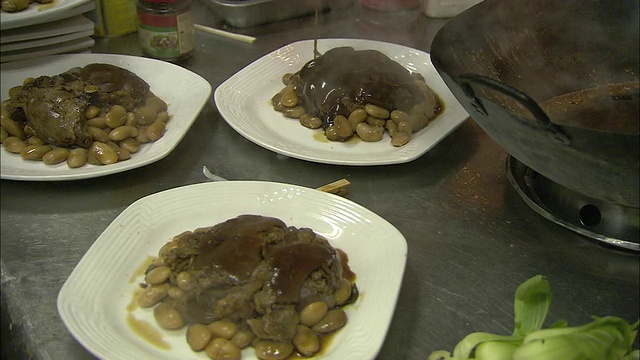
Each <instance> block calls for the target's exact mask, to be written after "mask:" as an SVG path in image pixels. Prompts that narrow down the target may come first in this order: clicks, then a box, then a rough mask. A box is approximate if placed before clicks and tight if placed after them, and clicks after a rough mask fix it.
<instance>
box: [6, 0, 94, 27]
mask: <svg viewBox="0 0 640 360" xmlns="http://www.w3.org/2000/svg"><path fill="white" fill-rule="evenodd" d="M93 8H95V4H94V3H93V1H92V0H54V1H53V2H52V3H49V4H31V5H30V6H29V8H28V9H26V10H23V11H18V12H14V13H10V12H6V11H2V12H0V29H2V30H7V29H14V28H18V27H23V26H29V25H35V24H42V23H45V22H49V21H54V20H59V19H64V18H67V17H70V16H73V15H77V14H81V13H84V12H87V11H91V10H92V9H93Z"/></svg>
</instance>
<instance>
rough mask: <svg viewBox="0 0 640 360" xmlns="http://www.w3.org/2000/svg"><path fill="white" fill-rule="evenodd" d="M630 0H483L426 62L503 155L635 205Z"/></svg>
mask: <svg viewBox="0 0 640 360" xmlns="http://www.w3.org/2000/svg"><path fill="white" fill-rule="evenodd" d="M638 17H639V11H638V1H637V0H635V1H624V0H622V1H596V0H586V1H580V0H571V1H552V0H548V1H547V0H511V1H507V0H485V1H484V2H482V3H480V4H478V5H476V6H474V7H472V8H470V9H469V10H467V11H465V12H463V13H461V14H460V15H458V16H456V17H455V18H453V19H451V20H450V21H449V22H448V23H447V24H445V26H444V27H443V28H442V29H441V30H440V31H439V32H438V34H437V35H436V37H435V39H434V41H433V43H432V46H431V59H432V61H433V64H434V66H435V68H436V69H437V70H438V72H439V73H440V75H441V76H442V77H443V79H444V81H445V82H446V84H447V85H448V86H449V88H450V89H451V91H452V92H453V94H454V95H455V96H456V98H457V99H458V100H459V102H460V103H461V104H462V106H464V108H465V109H466V110H467V111H468V112H469V114H470V115H471V117H472V118H473V119H474V120H475V121H476V122H477V123H478V124H479V125H480V126H481V127H482V128H483V129H484V130H485V131H486V132H487V133H488V134H489V135H490V136H491V137H492V138H493V139H494V140H495V141H496V142H498V143H499V144H500V145H501V146H502V147H503V148H504V149H505V150H506V151H507V152H508V153H509V154H511V155H512V156H514V157H515V158H517V159H518V160H520V161H521V162H522V163H524V164H525V165H527V166H528V167H530V168H532V169H534V170H535V171H537V172H538V173H540V174H542V175H543V176H545V177H547V178H549V179H550V180H552V181H555V182H557V183H558V184H561V185H563V186H565V187H567V188H569V189H572V190H573V191H576V192H579V193H581V194H585V195H588V196H590V197H593V198H596V199H601V200H604V201H608V202H611V203H615V204H619V205H622V206H626V207H633V208H638V207H640V206H639V205H640V190H639V189H640V186H639V184H640V174H639V163H640V150H639V144H640V136H639V134H640V131H639V123H640V119H639V114H638V101H639V85H638V84H639V83H638V79H639V78H638V72H639V69H638V67H639V66H640V61H639V55H638V52H639V50H638V33H639V29H638V23H639V22H638Z"/></svg>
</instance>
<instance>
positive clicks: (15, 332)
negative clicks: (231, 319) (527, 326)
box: [0, 0, 640, 359]
mask: <svg viewBox="0 0 640 360" xmlns="http://www.w3.org/2000/svg"><path fill="white" fill-rule="evenodd" d="M193 8H194V14H195V16H196V20H197V22H199V23H201V24H204V25H209V26H221V24H219V23H218V21H217V20H216V16H215V14H212V13H211V11H210V10H209V9H208V8H207V7H205V6H204V5H203V4H202V3H200V2H198V1H195V2H194V4H193ZM445 22H446V20H442V19H428V18H426V17H425V16H424V15H423V14H419V15H417V17H416V18H415V19H413V18H409V19H407V18H406V17H404V18H402V17H400V18H397V17H396V18H394V17H391V18H375V17H371V16H370V15H366V16H365V15H363V14H362V13H361V11H360V9H359V8H357V7H356V6H354V5H353V3H352V2H351V1H343V0H338V1H335V2H334V3H333V5H332V10H331V11H329V12H325V13H322V14H321V16H320V21H319V36H320V37H325V38H330V37H333V38H365V39H373V40H381V41H387V42H394V43H398V44H402V45H406V46H410V47H414V48H417V49H420V50H424V51H428V50H429V47H430V45H431V41H432V40H433V37H434V36H435V34H436V32H437V31H438V30H439V29H440V28H441V27H442V26H443V24H444V23H445ZM238 32H241V33H246V34H249V35H254V36H257V37H258V41H257V42H256V43H255V44H245V43H240V42H235V41H233V40H228V39H225V38H221V37H218V36H215V35H210V34H206V33H200V32H198V33H197V46H196V51H195V54H194V56H193V58H192V59H190V60H188V61H186V62H184V63H183V64H182V65H183V66H184V67H185V68H187V69H190V70H192V71H194V72H196V73H198V74H200V75H201V76H203V77H204V78H205V79H207V80H208V81H210V82H211V84H212V86H213V88H214V89H215V88H216V87H217V86H218V85H219V84H220V83H222V82H223V81H224V80H226V79H227V78H228V77H229V76H231V75H232V74H234V73H235V72H236V71H238V70H240V69H241V68H242V67H244V66H246V65H248V64H249V63H251V62H253V61H254V60H255V59H257V58H259V57H261V56H262V55H264V54H266V53H268V52H270V51H272V50H274V49H277V48H279V47H281V46H283V45H285V44H288V43H291V42H294V41H297V40H302V39H311V38H313V33H314V32H313V17H309V16H307V17H303V18H298V19H292V20H287V21H282V22H278V23H274V24H267V25H261V26H258V27H255V28H247V29H241V30H238ZM452 46H455V44H452ZM93 52H109V53H117V54H132V55H140V54H141V53H140V50H139V48H138V45H137V35H136V34H132V35H128V36H123V37H119V38H111V39H98V40H97V43H96V45H95V47H94V48H93ZM506 159H507V153H506V152H505V151H504V150H503V149H502V148H501V147H500V146H499V145H497V144H496V143H495V142H494V141H493V140H492V139H491V138H490V137H488V136H487V135H486V134H485V132H484V131H483V130H482V129H481V128H480V127H479V126H478V125H477V124H476V123H475V122H474V121H473V120H471V119H470V120H467V121H466V122H465V123H464V124H463V125H462V126H460V127H459V128H458V129H457V130H456V131H454V132H453V133H452V134H451V135H449V136H448V137H447V138H445V139H444V140H443V141H442V142H440V143H439V144H438V145H437V146H436V147H435V148H433V149H432V150H431V151H429V152H428V153H427V154H425V155H424V156H422V157H420V158H419V159H417V160H415V161H412V162H410V163H406V164H401V165H388V166H376V167H352V166H337V165H325V164H317V163H311V162H305V161H301V160H296V159H291V158H286V157H282V156H277V155H276V154H275V153H274V152H271V151H269V150H266V149H264V148H262V147H260V146H258V145H255V144H254V143H252V142H250V141H249V140H246V139H245V138H243V137H242V136H240V135H239V134H238V133H236V132H235V131H234V130H232V129H231V128H230V127H229V126H228V125H227V124H226V122H225V121H224V120H223V119H222V118H221V117H220V114H219V113H218V111H217V110H216V106H215V104H214V102H213V100H210V101H209V102H208V103H207V105H206V106H205V108H204V110H203V111H202V113H201V114H200V116H199V117H198V119H197V120H196V122H195V123H194V125H193V127H192V128H191V130H190V131H189V132H188V133H187V135H186V137H185V138H184V139H183V140H182V142H181V143H180V144H179V145H178V146H177V147H176V149H175V150H174V151H173V152H172V153H171V154H170V155H169V156H167V157H166V158H165V159H163V160H161V161H158V162H156V163H153V164H150V165H147V166H145V167H142V168H139V169H136V170H131V171H127V172H124V173H120V174H116V175H111V176H106V177H102V178H97V179H89V180H82V181H72V182H19V181H6V180H3V181H2V182H1V185H2V186H1V197H0V199H1V207H0V208H1V227H0V229H1V254H2V255H1V264H0V265H1V270H2V300H3V303H2V312H3V334H2V338H3V350H10V349H8V347H9V346H10V345H11V343H8V342H7V341H6V339H7V336H6V333H5V332H4V330H7V328H8V327H9V326H10V329H8V330H7V331H8V332H9V333H10V335H12V336H13V338H14V339H15V340H17V341H18V342H17V344H18V345H19V346H18V350H26V353H22V355H20V357H23V356H24V357H31V358H35V359H92V358H93V356H92V355H91V354H90V353H89V352H87V351H86V350H85V349H84V348H83V347H82V346H81V345H80V344H79V343H78V342H77V341H76V340H75V339H74V338H73V337H72V336H71V335H70V333H69V332H68V331H67V329H66V328H65V326H64V324H63V323H62V321H61V319H60V317H59V316H58V312H57V309H56V297H57V295H58V291H59V290H60V288H61V286H62V284H63V283H64V282H65V280H66V279H67V277H68V276H69V274H70V273H71V271H72V270H73V268H74V267H75V265H76V264H77V263H78V261H79V260H80V259H81V258H82V256H83V255H84V253H85V252H86V251H87V249H89V247H90V246H91V244H92V243H93V241H94V240H95V239H96V238H97V237H98V236H99V235H100V233H101V232H102V231H103V230H104V229H105V228H106V227H107V225H108V224H109V223H110V222H111V221H112V220H113V219H114V218H115V217H116V216H117V215H118V214H119V213H120V212H121V211H122V210H124V209H125V208H126V207H127V206H128V205H130V204H131V203H132V202H134V201H135V200H138V199H140V198H142V197H144V196H146V195H149V194H152V193H155V192H158V191H162V190H165V189H168V188H173V187H177V186H182V185H189V184H195V183H200V182H204V181H206V179H205V178H204V176H203V175H202V172H201V169H202V166H203V165H206V166H207V167H208V168H209V169H210V170H211V171H212V172H213V173H215V174H216V175H219V176H221V177H224V178H227V179H231V180H236V179H237V180H267V181H276V182H286V183H292V184H298V185H303V186H308V187H317V186H320V185H323V184H326V183H329V182H332V181H334V180H337V179H340V178H347V179H348V180H350V181H351V182H352V184H351V186H350V194H349V196H348V198H349V199H351V200H353V201H355V202H357V203H359V204H361V205H363V206H365V207H367V208H369V209H371V210H372V211H374V212H376V213H377V214H379V215H381V216H382V217H384V218H385V219H387V220H388V221H389V222H390V223H391V224H393V225H394V226H396V227H397V228H398V229H399V230H400V231H401V232H402V233H403V234H404V236H405V237H406V239H407V242H408V247H409V255H408V259H407V265H406V270H405V276H404V280H403V282H402V288H401V291H400V295H399V299H398V304H397V308H396V310H395V313H394V317H393V321H392V323H391V326H390V328H389V331H388V334H387V337H386V340H385V342H384V344H383V346H382V349H381V351H380V353H379V356H378V359H424V358H426V356H427V355H428V354H429V353H430V352H431V351H433V350H438V349H447V350H452V349H453V347H454V345H455V344H456V343H457V342H458V341H459V340H460V339H462V337H463V336H464V335H466V334H468V333H470V332H473V331H487V332H494V333H501V334H509V333H510V332H511V331H512V329H513V307H512V302H513V296H514V292H515V290H516V287H517V286H518V285H519V284H520V283H521V282H522V281H524V280H526V279H528V278H529V277H531V276H533V275H535V274H543V275H546V276H547V277H548V279H549V281H550V282H551V286H552V289H553V295H554V300H553V303H552V305H551V311H550V313H549V316H548V321H549V324H550V323H551V322H554V321H556V320H559V319H565V320H567V321H568V322H569V323H570V324H572V325H580V324H583V323H586V322H588V321H590V319H591V318H590V316H591V315H599V316H603V315H616V316H620V317H623V318H625V319H627V320H628V321H629V322H633V321H636V320H637V319H638V317H639V308H638V304H639V302H640V300H639V288H640V285H639V279H640V275H639V274H640V262H639V257H638V254H636V253H630V252H623V251H619V250H616V249H610V248H606V247H604V246H602V245H600V244H598V243H595V242H594V241H591V240H589V239H587V238H584V237H582V236H580V235H578V234H576V233H573V232H571V231H569V230H566V229H564V228H562V227H560V226H558V225H556V224H554V223H552V222H550V221H548V220H546V219H545V218H543V217H541V216H540V215H538V214H537V213H536V212H534V211H533V210H532V209H530V208H529V207H528V206H527V205H526V204H525V203H524V202H523V200H522V199H520V197H519V196H518V194H517V193H516V192H515V190H514V189H513V188H512V187H511V185H510V184H509V181H508V179H507V175H506V171H505V161H506ZM381 266H383V265H382V264H381ZM6 316H8V317H9V318H10V323H8V322H7V319H6V318H5V317H6ZM637 344H638V342H637V340H636V347H637ZM20 345H24V347H21V346H20ZM25 354H26V355H25Z"/></svg>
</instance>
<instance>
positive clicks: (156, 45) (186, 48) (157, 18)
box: [138, 12, 195, 59]
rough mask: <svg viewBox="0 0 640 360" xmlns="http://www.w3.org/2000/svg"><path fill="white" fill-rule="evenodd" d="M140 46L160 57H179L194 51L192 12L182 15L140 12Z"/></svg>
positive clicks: (153, 55) (146, 51)
mask: <svg viewBox="0 0 640 360" xmlns="http://www.w3.org/2000/svg"><path fill="white" fill-rule="evenodd" d="M139 20H140V23H139V27H138V34H139V37H140V47H142V50H143V51H144V52H145V53H147V54H148V55H150V56H152V57H155V58H158V59H179V58H182V57H184V56H185V55H187V54H190V53H191V52H192V51H193V48H194V43H195V31H194V26H193V17H192V16H191V12H186V13H184V14H180V15H156V14H148V13H140V14H139Z"/></svg>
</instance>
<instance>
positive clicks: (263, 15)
mask: <svg viewBox="0 0 640 360" xmlns="http://www.w3.org/2000/svg"><path fill="white" fill-rule="evenodd" d="M202 1H204V2H205V3H206V4H207V5H208V6H209V8H211V9H212V10H213V11H214V12H215V13H216V14H218V15H219V16H220V19H221V20H222V21H224V22H225V23H227V24H229V25H231V26H234V27H238V28H245V27H251V26H257V25H261V24H266V23H270V22H274V21H280V20H286V19H291V18H294V17H298V16H303V15H310V14H313V13H314V12H315V9H316V6H318V11H321V10H326V9H327V8H328V7H329V4H328V0H296V1H288V0H202Z"/></svg>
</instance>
